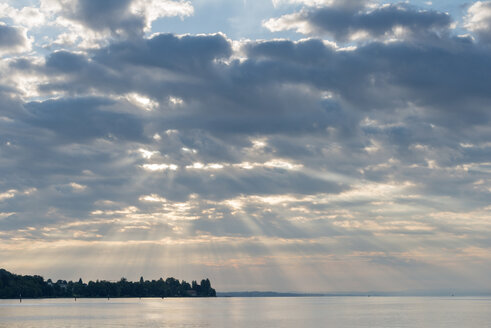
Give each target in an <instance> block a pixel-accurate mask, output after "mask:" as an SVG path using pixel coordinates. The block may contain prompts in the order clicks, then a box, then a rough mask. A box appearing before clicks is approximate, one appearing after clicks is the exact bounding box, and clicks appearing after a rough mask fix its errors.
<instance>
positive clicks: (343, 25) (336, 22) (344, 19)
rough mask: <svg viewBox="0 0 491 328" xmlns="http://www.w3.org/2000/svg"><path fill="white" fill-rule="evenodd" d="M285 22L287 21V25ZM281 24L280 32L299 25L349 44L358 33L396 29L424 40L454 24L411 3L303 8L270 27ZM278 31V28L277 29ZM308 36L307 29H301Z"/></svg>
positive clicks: (381, 34)
mask: <svg viewBox="0 0 491 328" xmlns="http://www.w3.org/2000/svg"><path fill="white" fill-rule="evenodd" d="M283 21H284V22H283ZM274 22H277V23H278V24H280V25H282V24H285V25H284V26H282V27H279V28H280V29H290V28H294V27H296V26H297V25H298V24H300V23H301V24H307V25H308V26H309V29H310V30H311V31H310V32H312V33H314V34H317V35H324V34H328V35H330V36H332V37H333V38H334V39H335V40H337V41H343V42H344V41H349V40H350V38H351V37H352V36H353V35H354V34H355V33H359V32H362V33H366V34H368V37H371V38H379V37H384V36H385V35H386V34H389V36H392V35H393V34H394V33H393V32H394V28H396V27H402V28H404V29H406V30H407V31H410V32H411V33H413V34H415V35H416V37H417V38H421V36H422V35H424V34H426V33H427V32H429V31H431V30H436V31H443V32H445V31H446V30H447V29H448V27H449V25H450V24H451V22H452V21H451V17H450V15H448V14H446V13H442V12H438V11H435V10H419V9H418V8H416V7H413V6H410V5H407V4H403V3H401V4H388V5H383V6H379V7H377V8H375V9H371V8H363V7H362V6H361V5H356V6H345V5H343V4H341V5H340V4H335V5H331V6H327V7H316V8H311V9H303V10H302V11H300V12H298V13H295V14H292V15H287V16H283V17H281V18H279V19H277V20H275V19H273V20H270V21H269V23H266V26H268V25H269V26H270V27H271V26H274V25H275V24H272V23H274ZM291 24H293V25H291ZM274 29H278V27H274V28H273V30H274ZM299 31H301V32H302V33H307V32H308V31H306V30H299Z"/></svg>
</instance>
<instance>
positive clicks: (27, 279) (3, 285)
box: [0, 269, 216, 299]
mask: <svg viewBox="0 0 491 328" xmlns="http://www.w3.org/2000/svg"><path fill="white" fill-rule="evenodd" d="M215 296H216V292H215V289H213V288H212V287H211V283H210V280H209V279H203V280H201V283H200V284H198V283H197V281H195V280H193V281H192V282H191V284H189V283H188V282H186V281H184V280H182V281H179V280H178V279H175V278H172V277H171V278H167V279H165V280H164V279H162V278H160V279H159V280H151V281H149V280H144V279H143V277H141V278H140V281H138V282H132V281H128V280H127V279H126V278H121V279H120V280H119V281H117V282H110V281H106V280H97V281H89V282H88V283H84V282H83V281H82V279H79V280H78V281H77V282H73V281H66V280H58V281H56V282H53V281H52V280H51V279H48V280H46V281H45V280H44V278H43V277H41V276H38V275H34V276H28V275H26V276H22V275H17V274H13V273H10V272H8V271H7V270H5V269H0V298H4V299H5V298H19V297H21V298H55V297H215Z"/></svg>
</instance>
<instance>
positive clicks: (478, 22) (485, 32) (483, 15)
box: [464, 1, 491, 41]
mask: <svg viewBox="0 0 491 328" xmlns="http://www.w3.org/2000/svg"><path fill="white" fill-rule="evenodd" d="M464 21H465V23H464V27H465V28H467V29H468V30H469V31H471V32H474V33H476V34H477V35H478V36H479V37H480V38H481V39H483V40H484V41H491V1H477V2H475V3H473V4H472V5H471V6H470V7H469V9H468V10H467V16H466V17H465V18H464Z"/></svg>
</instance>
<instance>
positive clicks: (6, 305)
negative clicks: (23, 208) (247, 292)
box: [0, 297, 491, 328]
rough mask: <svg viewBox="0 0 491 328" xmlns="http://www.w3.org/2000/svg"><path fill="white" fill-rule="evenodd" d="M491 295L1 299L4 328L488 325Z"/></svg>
mask: <svg viewBox="0 0 491 328" xmlns="http://www.w3.org/2000/svg"><path fill="white" fill-rule="evenodd" d="M490 323H491V297H446V298H443V297H286V298H268V297H264V298H240V297H237V298H235V297H234V298H166V299H141V300H139V299H134V298H132V299H110V300H107V299H77V301H74V300H73V299H42V300H28V299H26V300H23V301H22V303H19V300H0V327H2V328H3V327H9V328H17V327H19V328H20V327H23V328H41V327H43V328H44V327H46V328H47V327H50V328H52V327H77V328H84V327H195V328H197V327H234V328H242V327H244V328H245V327H247V328H251V327H255V328H261V327H265V328H266V327H268V328H269V327H284V328H286V327H288V328H289V327H295V328H297V327H334V328H336V327H391V328H392V327H401V328H402V327H418V328H421V327H432V328H433V327H446V328H452V327H459V328H460V327H467V328H469V327H479V328H481V327H489V326H490Z"/></svg>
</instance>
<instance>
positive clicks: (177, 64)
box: [94, 34, 232, 74]
mask: <svg viewBox="0 0 491 328" xmlns="http://www.w3.org/2000/svg"><path fill="white" fill-rule="evenodd" d="M231 53H232V51H231V45H230V43H229V42H228V41H227V40H226V39H225V37H224V36H223V35H221V34H215V35H203V36H194V35H185V36H182V37H177V36H175V35H173V34H158V35H155V36H153V37H152V38H150V39H139V40H131V41H125V42H120V43H114V44H112V45H110V46H109V47H107V48H104V49H102V50H100V51H98V52H97V53H96V54H95V56H94V57H95V59H96V60H97V61H100V62H101V63H105V64H107V65H112V64H113V63H114V61H116V63H120V64H133V65H139V66H155V67H160V68H165V69H171V70H175V71H182V72H188V73H193V74H199V73H201V72H202V70H203V69H205V68H207V67H208V66H209V65H211V64H212V63H213V60H215V59H220V58H228V57H229V56H230V55H231Z"/></svg>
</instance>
